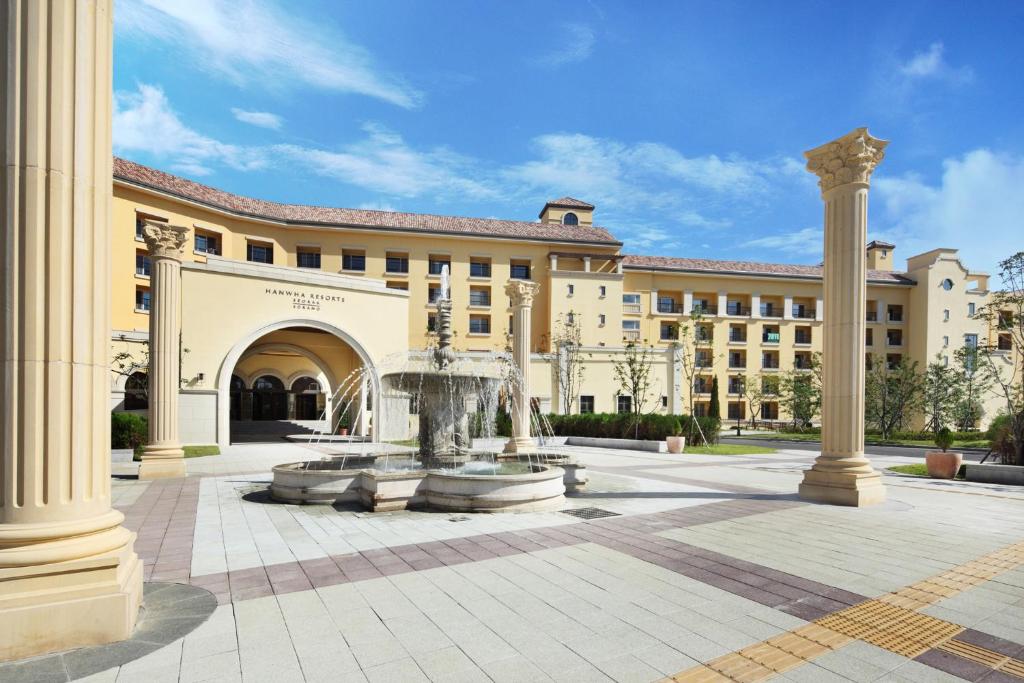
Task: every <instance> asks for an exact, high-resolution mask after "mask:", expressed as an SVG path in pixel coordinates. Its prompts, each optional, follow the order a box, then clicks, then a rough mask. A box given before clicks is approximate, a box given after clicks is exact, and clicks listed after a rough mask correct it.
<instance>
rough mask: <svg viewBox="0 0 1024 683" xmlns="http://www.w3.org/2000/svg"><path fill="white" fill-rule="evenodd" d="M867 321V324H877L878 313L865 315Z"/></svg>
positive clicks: (871, 312)
mask: <svg viewBox="0 0 1024 683" xmlns="http://www.w3.org/2000/svg"><path fill="white" fill-rule="evenodd" d="M867 320H868V322H869V323H877V322H878V311H868V313H867Z"/></svg>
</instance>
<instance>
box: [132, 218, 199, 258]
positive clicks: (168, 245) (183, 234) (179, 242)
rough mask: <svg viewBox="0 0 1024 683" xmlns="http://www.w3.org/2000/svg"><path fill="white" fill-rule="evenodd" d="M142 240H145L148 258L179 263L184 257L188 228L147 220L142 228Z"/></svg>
mask: <svg viewBox="0 0 1024 683" xmlns="http://www.w3.org/2000/svg"><path fill="white" fill-rule="evenodd" d="M142 239H144V240H146V246H147V247H149V255H150V257H152V258H155V259H157V258H169V259H174V260H175V261H180V260H181V259H182V257H183V256H184V255H185V242H186V241H187V240H188V228H185V227H182V226H180V225H170V224H168V223H161V222H159V221H150V220H147V221H146V222H145V223H144V224H143V226H142Z"/></svg>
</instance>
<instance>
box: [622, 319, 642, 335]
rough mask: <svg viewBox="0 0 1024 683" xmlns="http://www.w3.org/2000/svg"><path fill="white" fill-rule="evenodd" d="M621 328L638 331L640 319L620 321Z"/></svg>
mask: <svg viewBox="0 0 1024 683" xmlns="http://www.w3.org/2000/svg"><path fill="white" fill-rule="evenodd" d="M622 329H623V330H636V331H637V332H639V331H640V321H639V320H623V321H622Z"/></svg>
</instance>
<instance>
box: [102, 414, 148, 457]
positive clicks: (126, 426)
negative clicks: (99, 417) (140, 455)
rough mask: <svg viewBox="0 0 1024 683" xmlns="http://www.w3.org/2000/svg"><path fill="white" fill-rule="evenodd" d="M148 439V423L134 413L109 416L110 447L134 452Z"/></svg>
mask: <svg viewBox="0 0 1024 683" xmlns="http://www.w3.org/2000/svg"><path fill="white" fill-rule="evenodd" d="M148 438H149V423H148V422H147V421H146V418H144V417H143V416H141V415H136V414H134V413H111V414H110V447H111V448H131V449H132V450H135V449H136V448H138V447H139V446H142V445H143V444H145V443H146V439H148Z"/></svg>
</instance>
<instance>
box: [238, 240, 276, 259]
mask: <svg viewBox="0 0 1024 683" xmlns="http://www.w3.org/2000/svg"><path fill="white" fill-rule="evenodd" d="M245 259H246V260H247V261H252V262H253V263H273V262H274V247H273V246H271V245H269V244H257V243H255V242H248V243H247V244H246V245H245Z"/></svg>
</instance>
